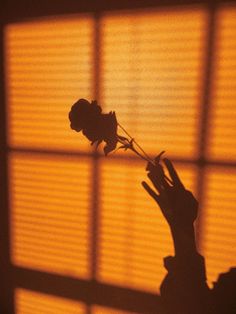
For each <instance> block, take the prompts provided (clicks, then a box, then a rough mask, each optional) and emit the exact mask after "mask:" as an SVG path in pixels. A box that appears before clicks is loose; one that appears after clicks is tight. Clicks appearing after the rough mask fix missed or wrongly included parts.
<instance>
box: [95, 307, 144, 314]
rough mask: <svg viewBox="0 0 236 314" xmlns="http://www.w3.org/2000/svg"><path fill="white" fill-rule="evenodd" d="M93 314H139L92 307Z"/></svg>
mask: <svg viewBox="0 0 236 314" xmlns="http://www.w3.org/2000/svg"><path fill="white" fill-rule="evenodd" d="M92 314H138V312H127V311H121V310H120V311H119V310H117V309H112V308H109V307H103V306H98V305H97V306H93V307H92Z"/></svg>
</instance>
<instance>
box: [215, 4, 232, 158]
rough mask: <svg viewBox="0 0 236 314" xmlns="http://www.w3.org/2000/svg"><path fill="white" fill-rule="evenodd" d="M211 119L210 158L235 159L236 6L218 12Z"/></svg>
mask: <svg viewBox="0 0 236 314" xmlns="http://www.w3.org/2000/svg"><path fill="white" fill-rule="evenodd" d="M215 51H216V53H215V54H216V60H215V62H214V66H215V68H214V74H215V75H214V80H213V82H214V90H213V97H212V121H211V123H210V145H209V153H210V156H211V158H214V159H223V160H231V161H235V160H236V127H235V125H236V106H235V104H236V7H235V6H234V7H227V8H223V9H221V10H219V11H218V13H217V23H216V48H215Z"/></svg>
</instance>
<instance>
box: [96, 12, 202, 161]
mask: <svg viewBox="0 0 236 314" xmlns="http://www.w3.org/2000/svg"><path fill="white" fill-rule="evenodd" d="M206 18H207V15H206V12H205V11H204V10H201V9H196V8H192V9H185V8H181V10H174V11H173V10H171V9H170V10H160V11H156V12H155V11H151V12H150V11H149V12H148V11H147V12H146V13H145V12H135V13H124V12H122V13H120V14H119V13H117V14H107V16H106V15H105V16H104V17H103V19H102V21H101V34H102V37H101V39H102V42H101V102H102V103H103V104H104V106H105V108H106V110H116V112H117V116H118V121H119V122H120V123H121V124H122V125H124V126H125V128H126V129H127V130H128V131H129V132H130V133H131V134H132V136H135V139H136V140H138V142H139V143H142V144H143V147H144V149H146V151H147V152H149V153H153V154H157V153H158V152H159V151H160V150H166V151H168V154H169V155H171V156H178V157H180V156H182V157H183V156H184V157H192V158H194V157H196V151H197V142H198V132H199V130H198V127H199V105H200V102H201V97H202V95H201V93H202V92H201V88H202V86H201V83H202V77H203V71H204V68H203V58H204V52H205V37H204V36H205V30H206Z"/></svg>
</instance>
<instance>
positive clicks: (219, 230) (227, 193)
mask: <svg viewBox="0 0 236 314" xmlns="http://www.w3.org/2000/svg"><path fill="white" fill-rule="evenodd" d="M235 189H236V171H235V169H231V168H230V169H225V168H223V167H209V169H207V176H206V191H207V192H206V197H205V203H204V205H203V208H204V211H205V214H204V217H203V219H204V232H203V239H202V245H203V249H204V255H205V257H206V266H207V273H208V281H209V284H212V282H213V281H216V280H217V278H218V275H219V274H220V273H223V272H227V271H229V269H230V267H235V263H236V260H235V256H236V244H235V239H236V213H235V202H236V195H235Z"/></svg>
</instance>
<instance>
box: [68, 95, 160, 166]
mask: <svg viewBox="0 0 236 314" xmlns="http://www.w3.org/2000/svg"><path fill="white" fill-rule="evenodd" d="M69 119H70V127H71V128H72V129H73V130H75V131H77V132H80V131H82V133H83V135H85V136H86V137H87V139H88V140H89V141H91V145H93V144H94V143H96V144H97V146H98V145H99V144H101V143H102V142H103V141H104V142H105V143H106V145H105V146H104V153H105V155H107V154H108V153H110V152H111V151H113V150H115V149H116V146H117V143H118V142H119V143H121V144H122V145H121V146H120V147H118V148H117V149H120V148H123V149H124V150H127V149H130V150H132V151H133V152H134V153H135V154H136V155H138V156H139V157H140V158H142V159H144V160H146V161H148V162H150V163H152V164H153V165H156V164H158V163H159V161H160V157H161V155H162V154H163V153H164V152H161V153H160V154H159V155H158V156H157V157H156V158H155V160H152V159H151V158H150V157H149V156H148V155H147V154H146V153H145V151H144V150H143V149H142V147H141V146H140V145H139V144H138V143H137V142H136V141H135V139H134V138H133V137H131V136H130V135H129V133H128V132H127V131H126V130H125V129H124V128H123V127H122V126H121V125H120V124H119V123H118V122H117V119H116V114H115V112H114V111H111V112H109V113H108V114H104V113H102V108H101V107H100V106H99V105H98V104H97V102H96V101H92V102H91V103H90V102H89V101H87V100H86V99H79V100H78V101H77V102H76V103H75V104H74V105H73V106H72V107H71V111H70V112H69ZM118 127H120V129H121V130H122V131H123V132H124V133H125V135H127V136H128V138H127V137H125V136H121V135H119V134H117V128H118Z"/></svg>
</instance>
